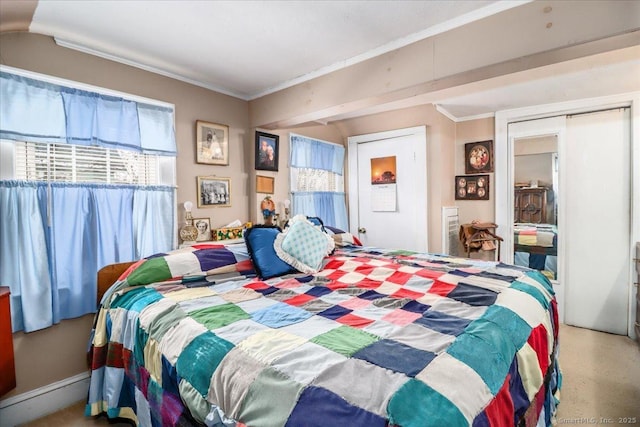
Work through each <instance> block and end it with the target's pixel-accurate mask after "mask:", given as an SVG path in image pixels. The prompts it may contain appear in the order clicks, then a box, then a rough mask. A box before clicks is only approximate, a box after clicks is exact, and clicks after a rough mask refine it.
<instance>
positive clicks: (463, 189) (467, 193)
mask: <svg viewBox="0 0 640 427" xmlns="http://www.w3.org/2000/svg"><path fill="white" fill-rule="evenodd" d="M456 200H489V175H458V176H456Z"/></svg>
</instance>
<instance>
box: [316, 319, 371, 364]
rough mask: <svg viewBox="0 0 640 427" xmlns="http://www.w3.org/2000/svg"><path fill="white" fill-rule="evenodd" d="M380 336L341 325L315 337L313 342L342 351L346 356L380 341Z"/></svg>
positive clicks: (337, 351) (338, 351)
mask: <svg viewBox="0 0 640 427" xmlns="http://www.w3.org/2000/svg"><path fill="white" fill-rule="evenodd" d="M378 339H379V338H378V337H376V336H375V335H372V334H369V333H367V332H364V331H361V330H359V329H355V328H352V327H350V326H341V327H339V328H336V329H333V330H331V331H329V332H327V333H324V334H322V335H318V336H317V337H315V338H313V339H312V340H311V342H314V343H316V344H318V345H321V346H323V347H325V348H328V349H330V350H333V351H335V352H336V353H340V354H342V355H344V356H347V357H351V356H352V355H353V354H354V353H355V352H357V351H358V350H360V349H362V348H364V347H366V346H368V345H371V344H373V343H374V342H376V341H378Z"/></svg>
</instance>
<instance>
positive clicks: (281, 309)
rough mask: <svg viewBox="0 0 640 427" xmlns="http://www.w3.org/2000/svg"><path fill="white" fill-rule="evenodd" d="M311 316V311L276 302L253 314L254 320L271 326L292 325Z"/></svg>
mask: <svg viewBox="0 0 640 427" xmlns="http://www.w3.org/2000/svg"><path fill="white" fill-rule="evenodd" d="M309 317H311V313H309V312H307V311H305V310H301V309H299V308H297V307H293V306H290V305H288V304H284V303H278V304H274V305H272V306H270V307H267V308H264V309H262V310H258V311H255V312H253V313H252V314H251V318H252V319H253V320H254V321H256V322H258V323H261V324H263V325H265V326H268V327H270V328H281V327H283V326H287V325H292V324H294V323H298V322H302V321H303V320H305V319H308V318H309Z"/></svg>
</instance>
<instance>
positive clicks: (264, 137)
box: [255, 131, 280, 171]
mask: <svg viewBox="0 0 640 427" xmlns="http://www.w3.org/2000/svg"><path fill="white" fill-rule="evenodd" d="M279 139H280V137H279V136H278V135H272V134H270V133H265V132H260V131H256V146H255V150H256V166H255V169H256V170H263V171H277V170H278V151H279V150H278V140H279Z"/></svg>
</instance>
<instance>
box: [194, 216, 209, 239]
mask: <svg viewBox="0 0 640 427" xmlns="http://www.w3.org/2000/svg"><path fill="white" fill-rule="evenodd" d="M193 225H194V226H195V227H196V228H197V229H198V237H196V242H206V241H208V240H211V219H209V218H193Z"/></svg>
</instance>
